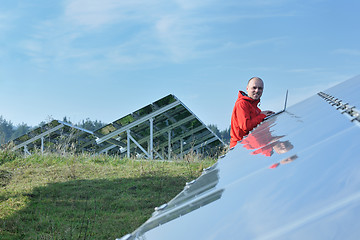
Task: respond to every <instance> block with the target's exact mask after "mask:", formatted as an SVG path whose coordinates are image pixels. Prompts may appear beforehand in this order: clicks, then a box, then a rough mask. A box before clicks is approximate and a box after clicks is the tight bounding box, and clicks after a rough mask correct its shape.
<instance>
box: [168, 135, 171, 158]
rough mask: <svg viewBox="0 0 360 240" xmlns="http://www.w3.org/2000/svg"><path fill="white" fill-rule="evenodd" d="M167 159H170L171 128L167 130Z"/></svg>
mask: <svg viewBox="0 0 360 240" xmlns="http://www.w3.org/2000/svg"><path fill="white" fill-rule="evenodd" d="M168 159H169V160H170V159H171V130H169V131H168Z"/></svg>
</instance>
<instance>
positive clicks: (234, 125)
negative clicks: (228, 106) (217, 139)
mask: <svg viewBox="0 0 360 240" xmlns="http://www.w3.org/2000/svg"><path fill="white" fill-rule="evenodd" d="M259 102H260V99H259V100H254V99H252V98H250V97H248V96H247V95H246V93H244V92H243V91H239V97H238V99H237V100H236V102H235V106H234V109H233V112H232V116H231V129H230V136H231V139H230V148H232V147H234V146H235V145H236V144H237V142H238V141H240V140H241V139H242V138H243V137H244V136H245V135H247V134H248V133H249V132H250V131H251V130H252V129H253V128H254V127H256V126H257V125H258V124H259V123H261V122H262V121H263V120H264V118H265V117H266V115H265V114H262V113H261V110H260V109H259V108H258V106H257V105H258V104H259Z"/></svg>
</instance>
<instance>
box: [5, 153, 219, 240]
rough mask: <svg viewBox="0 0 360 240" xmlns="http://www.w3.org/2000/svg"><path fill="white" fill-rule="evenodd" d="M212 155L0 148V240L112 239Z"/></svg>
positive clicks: (205, 164)
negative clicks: (158, 157) (25, 153)
mask: <svg viewBox="0 0 360 240" xmlns="http://www.w3.org/2000/svg"><path fill="white" fill-rule="evenodd" d="M214 163H215V160H211V159H208V160H194V159H191V158H190V160H189V158H187V161H175V162H160V161H136V160H131V159H120V158H117V157H110V156H88V155H80V156H75V155H69V156H61V155H58V154H45V155H40V154H34V155H32V156H30V157H27V158H23V157H21V156H17V155H16V154H12V153H9V152H7V153H5V151H2V152H0V203H1V205H0V239H2V240H5V239H112V240H113V239H115V238H116V237H121V236H123V235H125V234H127V233H130V232H132V231H134V230H135V229H136V228H137V227H139V226H140V225H141V224H142V223H144V222H145V221H146V220H147V219H148V218H149V217H150V216H151V213H152V212H153V210H154V207H156V206H160V205H162V204H163V203H166V202H168V201H169V200H171V199H172V198H173V197H175V196H176V195H177V194H178V193H179V192H180V191H181V190H182V189H183V187H184V185H185V183H186V182H187V181H190V180H192V179H194V178H196V177H198V176H199V175H200V173H201V171H202V169H203V168H206V167H208V166H211V165H212V164H214Z"/></svg>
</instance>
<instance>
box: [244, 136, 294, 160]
mask: <svg viewBox="0 0 360 240" xmlns="http://www.w3.org/2000/svg"><path fill="white" fill-rule="evenodd" d="M293 148H294V146H293V145H292V144H291V143H290V142H289V141H279V140H277V141H276V142H273V143H270V144H268V145H266V146H264V147H262V148H259V149H257V150H255V151H253V152H252V153H251V154H259V153H261V154H264V155H265V156H267V157H270V156H271V155H272V154H273V150H274V151H275V152H277V153H278V154H283V153H286V152H288V151H290V150H291V149H293Z"/></svg>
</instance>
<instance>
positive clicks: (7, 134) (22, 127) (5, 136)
mask: <svg viewBox="0 0 360 240" xmlns="http://www.w3.org/2000/svg"><path fill="white" fill-rule="evenodd" d="M62 121H63V122H67V123H70V124H72V125H75V126H77V127H81V128H84V129H86V130H89V131H95V130H97V129H99V128H101V127H103V126H105V125H106V123H104V122H101V121H99V120H95V121H93V120H91V119H89V118H87V119H85V120H82V121H80V122H79V123H76V124H74V123H72V122H71V121H70V120H69V118H68V117H66V116H65V117H64V118H63V120H62ZM45 124H46V122H45V121H42V122H41V123H40V124H38V125H36V126H29V125H27V124H26V123H21V124H18V125H14V124H13V123H12V122H11V121H9V120H6V119H5V118H4V117H3V116H0V145H2V144H4V143H7V142H8V141H11V140H13V139H16V138H18V137H20V136H22V135H24V134H26V133H27V132H29V131H30V130H32V129H35V128H37V127H41V126H43V125H45ZM208 127H209V128H210V129H211V131H213V132H214V133H215V134H216V135H217V136H218V137H219V138H221V139H222V140H223V141H224V142H225V143H229V142H230V127H229V128H228V129H225V130H222V131H220V130H219V129H218V127H217V125H215V124H210V125H208Z"/></svg>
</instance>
